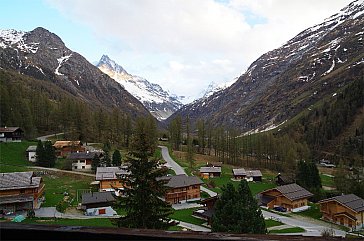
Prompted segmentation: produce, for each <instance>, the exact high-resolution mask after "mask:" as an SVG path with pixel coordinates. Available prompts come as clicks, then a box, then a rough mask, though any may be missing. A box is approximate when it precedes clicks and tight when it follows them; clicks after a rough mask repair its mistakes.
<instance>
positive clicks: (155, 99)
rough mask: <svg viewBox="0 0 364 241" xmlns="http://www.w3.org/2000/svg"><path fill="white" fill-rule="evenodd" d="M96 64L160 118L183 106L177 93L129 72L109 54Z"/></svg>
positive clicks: (162, 118) (164, 117)
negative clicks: (172, 92)
mask: <svg viewBox="0 0 364 241" xmlns="http://www.w3.org/2000/svg"><path fill="white" fill-rule="evenodd" d="M96 66H97V67H98V68H99V69H100V70H101V71H102V72H104V73H105V74H107V75H109V76H110V77H111V78H113V79H114V80H116V81H117V82H118V83H120V84H121V85H122V86H124V88H125V89H126V90H127V91H128V92H129V93H131V94H132V95H133V96H134V97H136V98H137V99H138V100H139V101H141V102H142V103H143V104H144V106H145V107H146V108H147V109H148V110H149V111H150V113H151V114H152V115H153V116H154V117H156V118H157V119H158V120H164V119H167V118H168V117H169V116H170V115H172V114H173V113H174V112H175V111H177V110H178V109H179V108H180V107H181V106H182V103H181V102H180V100H179V99H178V98H177V97H176V95H173V94H170V93H169V92H168V91H165V90H163V88H162V87H161V86H159V85H158V84H154V83H150V82H149V81H148V80H146V79H144V78H142V77H139V76H135V75H131V74H128V73H127V72H126V71H125V69H124V68H123V67H121V66H120V65H119V64H117V63H116V62H115V61H114V60H112V59H110V58H109V57H108V56H107V55H103V56H102V57H101V59H100V61H99V63H98V64H97V65H96Z"/></svg>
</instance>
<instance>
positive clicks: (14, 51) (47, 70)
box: [0, 27, 149, 119]
mask: <svg viewBox="0 0 364 241" xmlns="http://www.w3.org/2000/svg"><path fill="white" fill-rule="evenodd" d="M0 69H3V70H13V71H16V72H18V73H21V74H24V75H28V76H31V77H34V78H36V79H40V80H44V81H49V82H51V83H53V84H55V85H57V86H58V87H60V88H61V89H63V90H65V91H67V92H68V93H70V94H72V96H74V98H76V99H79V100H82V101H83V102H86V103H87V104H88V105H89V106H91V107H92V108H102V109H105V110H112V109H113V108H117V109H119V110H121V111H122V112H124V113H128V114H129V115H130V116H131V117H132V118H133V119H135V118H136V117H137V116H146V115H149V113H148V111H147V109H146V108H145V107H144V106H143V105H142V104H141V103H140V102H139V101H138V100H137V99H136V98H135V97H133V96H132V95H131V94H130V93H128V92H127V91H126V90H125V89H124V88H123V87H122V86H121V85H120V84H119V83H117V82H116V81H115V80H113V79H112V78H110V77H109V76H108V75H106V74H104V73H102V72H101V71H100V70H99V69H98V68H97V67H95V66H94V65H92V64H91V63H89V62H88V61H87V60H86V59H85V58H84V57H83V56H81V55H80V54H78V53H76V52H73V51H72V50H70V49H68V48H67V47H66V46H65V44H64V43H63V41H62V40H61V38H60V37H58V36H57V35H55V34H53V33H51V32H49V31H48V30H46V29H44V28H41V27H38V28H36V29H34V30H33V31H30V32H23V31H17V30H0Z"/></svg>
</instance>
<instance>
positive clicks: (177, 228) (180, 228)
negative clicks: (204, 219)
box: [167, 226, 183, 231]
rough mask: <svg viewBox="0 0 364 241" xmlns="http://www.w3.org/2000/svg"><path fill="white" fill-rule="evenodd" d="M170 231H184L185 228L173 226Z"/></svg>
mask: <svg viewBox="0 0 364 241" xmlns="http://www.w3.org/2000/svg"><path fill="white" fill-rule="evenodd" d="M167 230H168V231H182V230H183V228H182V227H180V226H171V227H169V228H168V229H167Z"/></svg>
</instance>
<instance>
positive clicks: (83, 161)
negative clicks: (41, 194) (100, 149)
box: [67, 151, 98, 171]
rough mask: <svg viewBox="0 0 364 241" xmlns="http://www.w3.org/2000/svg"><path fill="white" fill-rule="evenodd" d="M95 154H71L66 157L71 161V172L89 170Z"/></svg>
mask: <svg viewBox="0 0 364 241" xmlns="http://www.w3.org/2000/svg"><path fill="white" fill-rule="evenodd" d="M95 155H98V153H96V152H88V151H87V152H72V153H70V154H69V155H68V157H67V159H69V160H72V170H73V171H87V170H91V167H92V160H93V159H94V157H95Z"/></svg>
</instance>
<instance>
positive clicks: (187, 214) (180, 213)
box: [169, 208, 206, 225]
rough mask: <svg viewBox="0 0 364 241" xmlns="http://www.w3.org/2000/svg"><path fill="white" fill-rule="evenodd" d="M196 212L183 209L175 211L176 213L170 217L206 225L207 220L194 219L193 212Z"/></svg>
mask: <svg viewBox="0 0 364 241" xmlns="http://www.w3.org/2000/svg"><path fill="white" fill-rule="evenodd" d="M194 210H196V208H189V209H182V210H174V213H173V214H172V215H170V216H169V217H170V218H171V219H175V220H179V221H183V222H187V223H192V224H196V225H202V224H203V223H206V221H205V220H202V219H199V218H195V217H192V213H193V211H194Z"/></svg>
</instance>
